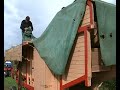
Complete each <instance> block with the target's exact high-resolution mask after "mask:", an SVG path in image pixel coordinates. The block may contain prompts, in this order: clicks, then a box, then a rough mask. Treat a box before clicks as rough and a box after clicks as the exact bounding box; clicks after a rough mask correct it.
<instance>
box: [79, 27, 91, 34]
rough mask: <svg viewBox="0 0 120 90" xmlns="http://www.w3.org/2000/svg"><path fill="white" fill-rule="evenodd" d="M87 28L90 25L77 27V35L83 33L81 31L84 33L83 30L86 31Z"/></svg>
mask: <svg viewBox="0 0 120 90" xmlns="http://www.w3.org/2000/svg"><path fill="white" fill-rule="evenodd" d="M89 28H90V25H86V26H83V27H79V28H78V33H80V32H83V31H85V30H87V29H89Z"/></svg>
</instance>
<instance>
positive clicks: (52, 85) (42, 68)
mask: <svg viewBox="0 0 120 90" xmlns="http://www.w3.org/2000/svg"><path fill="white" fill-rule="evenodd" d="M33 55H34V56H33V57H34V73H33V74H34V89H35V90H60V83H59V77H58V76H55V75H54V74H53V73H52V72H51V71H50V69H49V68H48V66H47V65H46V64H45V62H44V60H43V59H42V58H41V57H40V55H39V54H38V52H37V50H36V49H34V54H33Z"/></svg>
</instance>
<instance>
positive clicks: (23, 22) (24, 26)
mask: <svg viewBox="0 0 120 90" xmlns="http://www.w3.org/2000/svg"><path fill="white" fill-rule="evenodd" d="M29 26H31V29H32V31H33V25H32V22H31V21H28V22H26V21H25V20H23V21H22V22H21V26H20V28H21V29H22V31H23V32H24V31H25V28H27V27H29Z"/></svg>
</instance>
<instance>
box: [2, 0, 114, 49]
mask: <svg viewBox="0 0 120 90" xmlns="http://www.w3.org/2000/svg"><path fill="white" fill-rule="evenodd" d="M73 1H74V0H4V50H7V49H9V48H10V47H11V46H14V45H19V44H21V42H22V35H21V29H20V24H21V21H22V20H23V19H25V17H26V16H27V15H28V16H30V17H31V21H32V23H33V27H34V31H33V35H34V36H35V37H39V36H40V35H41V34H42V33H43V31H44V30H45V29H46V28H47V26H48V24H49V23H50V22H51V20H52V19H53V17H54V16H55V15H56V13H57V12H58V11H60V10H61V8H62V7H66V6H67V5H69V4H71V3H72V2H73ZM103 1H106V2H109V3H113V4H115V5H116V0H103Z"/></svg>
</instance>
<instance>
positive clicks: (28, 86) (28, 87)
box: [23, 83, 34, 90]
mask: <svg viewBox="0 0 120 90" xmlns="http://www.w3.org/2000/svg"><path fill="white" fill-rule="evenodd" d="M23 86H24V87H25V88H27V89H28V90H34V87H33V86H30V85H28V84H26V83H23Z"/></svg>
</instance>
